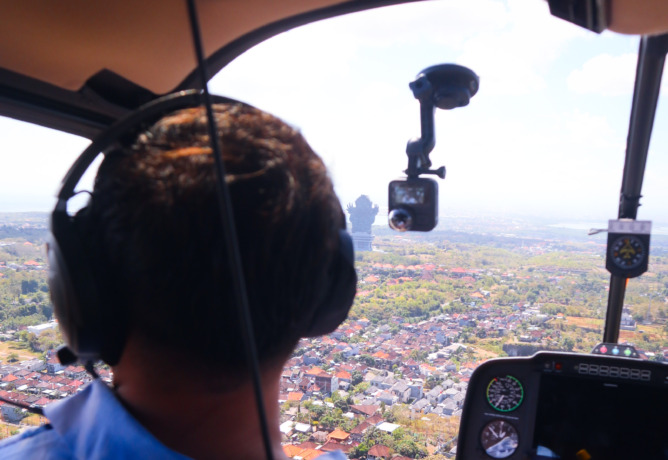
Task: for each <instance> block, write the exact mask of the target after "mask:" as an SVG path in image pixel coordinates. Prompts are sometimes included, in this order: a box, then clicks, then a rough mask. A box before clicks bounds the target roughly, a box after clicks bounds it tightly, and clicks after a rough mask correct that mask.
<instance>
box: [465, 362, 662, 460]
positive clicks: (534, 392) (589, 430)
mask: <svg viewBox="0 0 668 460" xmlns="http://www.w3.org/2000/svg"><path fill="white" fill-rule="evenodd" d="M667 417H668V366H666V365H664V364H662V363H657V362H649V361H641V360H637V359H631V358H623V357H613V356H601V355H583V354H573V353H554V352H540V353H537V354H536V355H534V356H532V357H528V358H500V359H496V360H491V361H487V362H485V363H483V364H482V365H480V366H479V367H478V368H477V369H476V371H475V372H474V373H473V375H472V376H471V380H470V382H469V386H468V390H467V394H466V400H465V403H464V410H463V414H462V420H461V425H460V430H459V440H458V444H457V458H458V459H466V460H469V459H555V458H559V459H574V460H597V459H606V460H609V459H617V458H619V459H630V458H643V459H668V437H666V436H665V435H664V428H665V426H666V425H665V420H666V418H667Z"/></svg>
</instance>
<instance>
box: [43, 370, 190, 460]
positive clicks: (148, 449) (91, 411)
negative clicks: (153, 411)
mask: <svg viewBox="0 0 668 460" xmlns="http://www.w3.org/2000/svg"><path fill="white" fill-rule="evenodd" d="M44 414H45V415H46V417H47V418H48V419H49V421H50V422H51V425H52V426H53V428H54V430H55V431H57V432H58V434H59V435H60V436H61V437H62V439H63V441H64V442H65V443H67V445H68V446H70V448H71V449H72V453H73V454H74V456H75V457H76V458H133V457H147V456H148V457H150V458H164V459H175V460H176V459H179V460H183V459H187V458H188V457H185V456H183V455H181V454H179V453H177V452H175V451H173V450H171V449H169V448H168V447H166V446H165V445H163V444H162V443H161V442H160V441H158V440H157V439H156V438H155V437H154V436H153V435H152V434H151V433H149V432H148V431H147V430H146V428H144V427H143V426H142V425H141V424H140V423H139V422H138V421H137V420H135V419H134V418H133V417H132V415H130V413H129V412H128V411H127V410H125V408H124V407H123V406H122V405H121V403H120V402H119V401H118V399H116V397H115V396H114V394H113V392H112V391H111V390H110V389H109V387H108V386H107V385H106V384H104V383H103V382H101V381H100V380H94V381H93V382H92V383H91V384H90V385H88V386H87V387H86V388H85V389H84V390H83V391H81V392H79V393H77V394H76V395H74V396H72V397H69V398H67V399H65V400H63V401H59V402H57V403H54V404H50V405H48V406H46V407H45V408H44Z"/></svg>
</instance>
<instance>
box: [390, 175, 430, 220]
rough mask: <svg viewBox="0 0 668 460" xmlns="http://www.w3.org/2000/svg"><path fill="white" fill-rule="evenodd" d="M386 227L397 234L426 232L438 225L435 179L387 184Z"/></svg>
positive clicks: (415, 179) (409, 179) (395, 181)
mask: <svg viewBox="0 0 668 460" xmlns="http://www.w3.org/2000/svg"><path fill="white" fill-rule="evenodd" d="M388 192H389V197H388V203H389V206H388V207H389V212H390V213H389V215H388V220H389V224H390V227H391V228H392V229H394V230H397V231H399V232H406V231H413V232H428V231H430V230H433V229H434V227H436V222H438V184H437V183H436V181H435V180H432V179H424V178H408V179H405V180H394V181H392V182H390V186H389V189H388Z"/></svg>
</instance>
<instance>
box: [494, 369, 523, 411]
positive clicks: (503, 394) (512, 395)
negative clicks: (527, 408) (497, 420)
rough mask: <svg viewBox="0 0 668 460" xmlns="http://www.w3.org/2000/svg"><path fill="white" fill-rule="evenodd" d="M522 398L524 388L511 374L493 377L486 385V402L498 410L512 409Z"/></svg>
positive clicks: (518, 404) (517, 405)
mask: <svg viewBox="0 0 668 460" xmlns="http://www.w3.org/2000/svg"><path fill="white" fill-rule="evenodd" d="M523 399H524V388H523V387H522V384H521V383H520V381H519V380H517V379H516V378H515V377H513V376H512V375H506V376H505V377H495V378H493V379H492V380H491V381H490V382H489V385H487V402H489V405H490V406H492V407H493V408H494V409H496V410H498V411H500V412H510V411H514V410H515V409H517V408H518V407H520V404H522V400H523Z"/></svg>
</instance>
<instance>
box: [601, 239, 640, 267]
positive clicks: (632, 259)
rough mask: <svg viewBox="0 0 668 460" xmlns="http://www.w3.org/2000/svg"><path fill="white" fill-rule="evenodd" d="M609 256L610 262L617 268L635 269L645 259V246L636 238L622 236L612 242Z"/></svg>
mask: <svg viewBox="0 0 668 460" xmlns="http://www.w3.org/2000/svg"><path fill="white" fill-rule="evenodd" d="M610 254H611V255H612V262H613V263H614V264H615V265H617V266H618V267H619V268H624V269H632V268H636V267H638V266H639V265H640V264H641V263H642V262H643V259H644V258H645V245H644V244H643V242H642V241H641V240H640V238H638V237H637V236H633V235H624V236H622V237H620V238H617V239H616V240H615V241H613V243H612V245H611V246H610Z"/></svg>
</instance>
